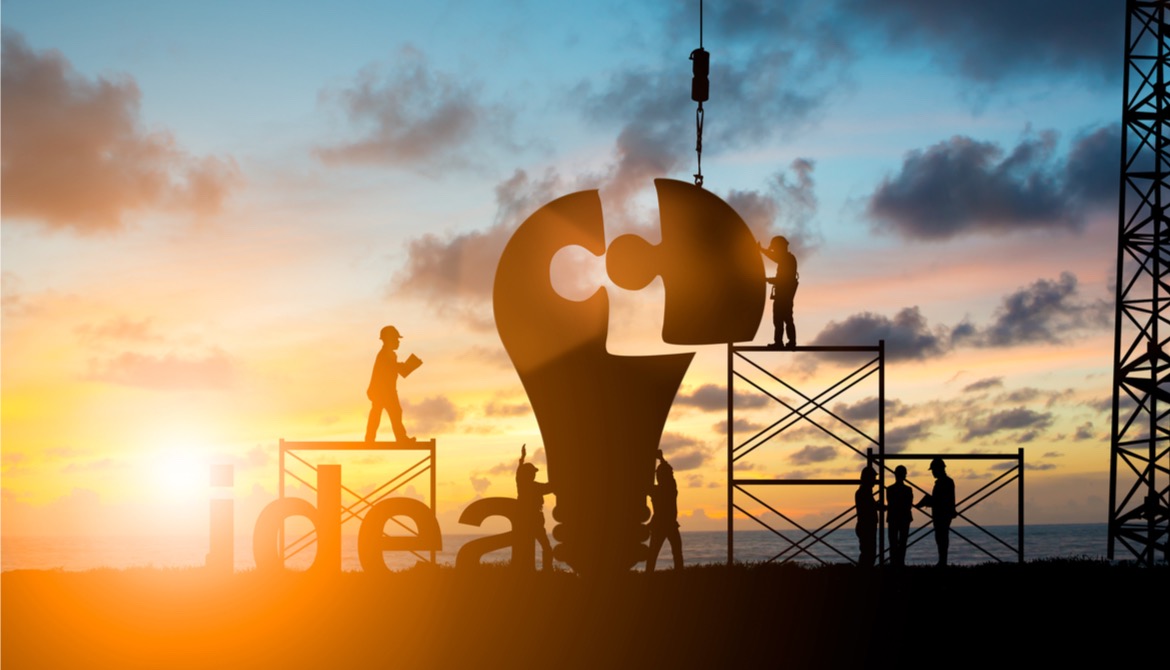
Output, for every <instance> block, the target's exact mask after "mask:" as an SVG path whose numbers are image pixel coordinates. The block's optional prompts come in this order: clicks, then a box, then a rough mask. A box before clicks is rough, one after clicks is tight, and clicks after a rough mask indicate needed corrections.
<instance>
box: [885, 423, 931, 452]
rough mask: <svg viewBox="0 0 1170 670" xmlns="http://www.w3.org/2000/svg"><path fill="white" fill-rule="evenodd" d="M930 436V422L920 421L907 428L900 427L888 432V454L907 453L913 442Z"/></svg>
mask: <svg viewBox="0 0 1170 670" xmlns="http://www.w3.org/2000/svg"><path fill="white" fill-rule="evenodd" d="M929 436H930V421H926V420H923V421H919V422H917V423H912V424H909V425H906V426H898V427H896V428H891V429H889V430H887V431H886V453H889V454H896V453H898V452H901V451H905V450H906V448H907V447H909V446H910V442H912V441H913V440H919V439H922V438H924V437H929Z"/></svg>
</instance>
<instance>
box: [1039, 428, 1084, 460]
mask: <svg viewBox="0 0 1170 670" xmlns="http://www.w3.org/2000/svg"><path fill="white" fill-rule="evenodd" d="M1095 437H1096V435H1094V434H1093V422H1092V421H1086V422H1084V423H1082V424H1081V425H1079V426H1077V432H1076V435H1074V436H1073V439H1074V440H1076V441H1077V442H1080V441H1082V440H1091V439H1093V438H1095ZM1047 455H1048V454H1045V456H1047Z"/></svg>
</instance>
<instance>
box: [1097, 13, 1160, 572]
mask: <svg viewBox="0 0 1170 670" xmlns="http://www.w3.org/2000/svg"><path fill="white" fill-rule="evenodd" d="M1168 11H1170V2H1167V1H1166V0H1156V1H1154V0H1129V1H1128V2H1127V4H1126V27H1125V80H1124V84H1123V92H1122V94H1123V106H1122V133H1121V180H1120V182H1121V183H1120V190H1121V196H1120V198H1119V200H1120V202H1119V216H1118V219H1119V222H1118V233H1117V301H1116V306H1115V309H1116V313H1115V316H1114V350H1113V424H1112V433H1111V440H1110V463H1109V558H1110V559H1112V558H1115V553H1116V550H1117V546H1118V545H1120V546H1121V547H1123V548H1124V549H1125V550H1126V551H1128V552H1129V554H1130V555H1131V556H1132V557H1133V558H1134V559H1136V560H1138V561H1140V562H1142V563H1145V564H1146V565H1152V564H1153V562H1154V560H1155V555H1156V554H1157V552H1158V550H1159V549H1160V550H1161V551H1162V553H1163V556H1165V555H1166V554H1167V553H1168V550H1170V541H1168V540H1167V537H1168V535H1170V427H1168V426H1167V421H1166V417H1167V414H1168V411H1167V407H1170V390H1168V384H1170V357H1168V356H1167V355H1166V343H1167V340H1170V329H1168V328H1166V327H1165V326H1166V324H1167V315H1170V285H1168V284H1167V282H1166V276H1167V268H1168V267H1170V262H1168V261H1170V227H1168V226H1167V223H1168V221H1167V215H1166V207H1167V206H1170V203H1167V202H1165V196H1166V189H1167V181H1168V178H1170V143H1168V140H1170V133H1168V132H1167V127H1166V125H1167V121H1168V119H1170V94H1168V92H1167V86H1168V85H1170V81H1167V79H1166V77H1167V61H1168V59H1170V21H1168V20H1167V19H1168V18H1170V17H1167V12H1168ZM1159 477H1160V478H1161V480H1160V483H1159Z"/></svg>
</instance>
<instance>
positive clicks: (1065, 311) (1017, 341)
mask: <svg viewBox="0 0 1170 670" xmlns="http://www.w3.org/2000/svg"><path fill="white" fill-rule="evenodd" d="M1112 319H1113V307H1112V305H1111V304H1110V303H1109V302H1107V301H1105V300H1097V301H1084V300H1081V299H1080V294H1079V292H1078V291H1077V278H1076V276H1075V275H1073V274H1072V273H1070V272H1063V273H1061V275H1060V279H1058V280H1050V279H1038V280H1036V281H1035V282H1033V283H1032V285H1031V286H1027V287H1024V288H1021V289H1018V290H1017V291H1014V292H1013V293H1010V294H1008V295H1007V296H1004V298H1003V300H1002V301H1001V302H1000V305H999V307H997V308H996V310H995V313H994V314H993V316H992V321H991V323H989V324H988V325H986V326H979V325H977V324H974V323H971V322H969V321H963V322H962V323H959V324H958V325H956V326H954V327H947V326H945V325H940V326H936V327H934V328H932V327H930V326H929V324H928V323H927V321H926V318H925V317H923V316H922V314H921V312H920V311H919V309H918V307H907V308H904V309H903V310H902V311H900V312H898V314H896V315H895V316H894V318H892V319H891V318H889V317H887V316H884V315H881V314H874V313H872V312H862V313H860V314H855V315H853V316H850V317H849V318H847V319H845V320H844V321H841V322H837V321H831V322H829V324H828V325H827V326H825V328H824V329H823V330H822V331H821V332H820V333H818V334H817V336H816V337H814V338H813V339H812V341H811V344H813V345H850V344H860V343H874V342H877V341H878V340H883V339H884V340H885V341H886V359H887V360H889V361H897V360H925V359H928V358H933V357H936V356H942V355H944V354H946V353H947V352H949V351H950V350H951V348H952V347H954V346H958V345H966V346H976V347H1013V346H1018V345H1026V344H1035V343H1038V342H1047V343H1053V344H1059V343H1063V342H1066V341H1068V340H1069V339H1071V338H1073V337H1076V336H1078V335H1081V334H1083V333H1085V332H1087V331H1094V330H1100V329H1102V328H1108V327H1109V326H1110V325H1111V323H1112ZM993 379H995V378H992V379H987V380H980V381H978V382H975V383H974V384H972V385H971V386H968V387H966V388H965V389H964V391H972V390H979V389H973V388H972V387H973V386H976V385H979V384H984V383H986V384H987V385H988V386H987V387H988V388H989V387H990V386H992V385H994V384H993V383H992V381H993ZM980 388H983V387H980Z"/></svg>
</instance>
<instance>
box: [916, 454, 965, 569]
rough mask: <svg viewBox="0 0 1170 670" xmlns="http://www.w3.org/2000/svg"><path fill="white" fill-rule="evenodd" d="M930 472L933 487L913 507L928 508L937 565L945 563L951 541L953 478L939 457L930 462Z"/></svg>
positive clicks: (953, 515)
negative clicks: (931, 522)
mask: <svg viewBox="0 0 1170 670" xmlns="http://www.w3.org/2000/svg"><path fill="white" fill-rule="evenodd" d="M930 473H931V474H932V475H934V489H933V490H932V491H931V493H930V495H924V496H922V500H919V501H918V504H917V505H915V507H917V508H919V509H922V508H923V507H929V508H930V518H931V519H932V520H933V521H934V542H935V544H937V545H938V565H939V567H942V566H945V565H946V564H947V549H948V548H949V547H950V543H951V520H952V519H954V518H955V516H956V514H955V480H953V479H951V478H950V477H948V476H947V464H946V463H944V462H943V460H942V459H941V458H936V459H934V460H932V461H931V462H930Z"/></svg>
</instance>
